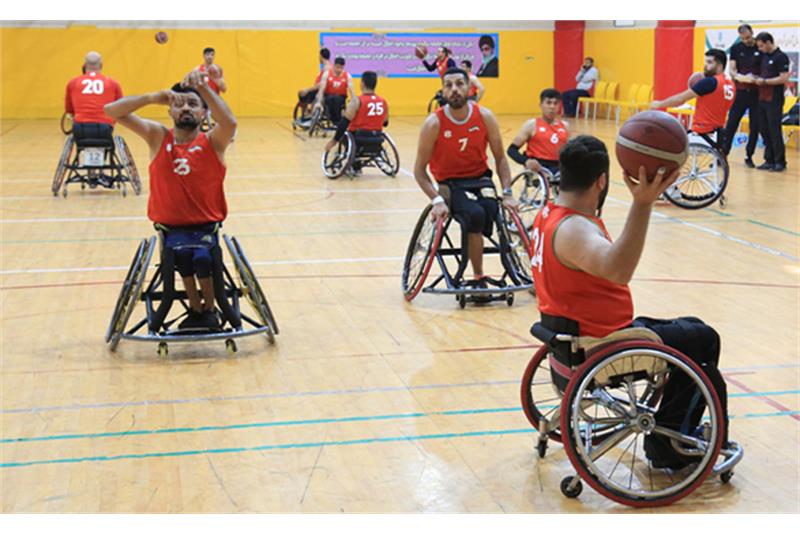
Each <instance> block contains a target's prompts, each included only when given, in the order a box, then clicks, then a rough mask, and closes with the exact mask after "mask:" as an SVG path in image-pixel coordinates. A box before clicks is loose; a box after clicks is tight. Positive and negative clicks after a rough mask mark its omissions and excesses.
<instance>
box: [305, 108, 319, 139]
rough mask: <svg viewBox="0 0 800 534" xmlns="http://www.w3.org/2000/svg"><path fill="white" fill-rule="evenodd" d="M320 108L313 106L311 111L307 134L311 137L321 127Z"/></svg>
mask: <svg viewBox="0 0 800 534" xmlns="http://www.w3.org/2000/svg"><path fill="white" fill-rule="evenodd" d="M321 122H322V109H321V108H314V109H313V111H312V112H311V120H310V122H309V123H308V136H309V137H313V136H314V134H315V133H317V130H318V129H320V128H321V127H322V124H320V123H321Z"/></svg>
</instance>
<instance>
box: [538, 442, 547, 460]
mask: <svg viewBox="0 0 800 534" xmlns="http://www.w3.org/2000/svg"><path fill="white" fill-rule="evenodd" d="M536 452H538V453H539V458H544V455H545V454H547V440H546V439H543V440H539V441H538V442H537V443H536Z"/></svg>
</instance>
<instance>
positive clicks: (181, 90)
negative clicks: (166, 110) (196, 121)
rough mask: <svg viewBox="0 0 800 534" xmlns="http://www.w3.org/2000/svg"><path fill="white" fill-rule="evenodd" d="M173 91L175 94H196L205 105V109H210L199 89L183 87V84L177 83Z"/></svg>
mask: <svg viewBox="0 0 800 534" xmlns="http://www.w3.org/2000/svg"><path fill="white" fill-rule="evenodd" d="M172 90H173V91H174V92H176V93H194V94H196V95H197V98H199V99H200V102H201V103H202V104H203V107H204V108H205V109H208V104H207V103H206V101H205V100H204V99H203V97H202V95H200V92H199V91H198V90H197V89H195V88H193V87H183V86H182V85H181V82H178V83H176V84H175V85H173V86H172Z"/></svg>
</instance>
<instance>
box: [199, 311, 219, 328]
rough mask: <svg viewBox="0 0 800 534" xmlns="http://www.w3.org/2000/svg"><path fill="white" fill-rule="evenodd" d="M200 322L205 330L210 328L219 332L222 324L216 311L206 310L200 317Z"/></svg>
mask: <svg viewBox="0 0 800 534" xmlns="http://www.w3.org/2000/svg"><path fill="white" fill-rule="evenodd" d="M200 322H201V323H202V326H203V328H208V329H209V330H219V328H220V322H219V317H218V316H217V312H216V311H214V310H206V311H204V312H203V313H202V314H201V315H200Z"/></svg>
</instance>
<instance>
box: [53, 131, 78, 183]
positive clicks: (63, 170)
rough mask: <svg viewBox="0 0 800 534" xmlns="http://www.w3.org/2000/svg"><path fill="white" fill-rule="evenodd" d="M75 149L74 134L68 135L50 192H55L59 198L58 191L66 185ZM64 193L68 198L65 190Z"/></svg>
mask: <svg viewBox="0 0 800 534" xmlns="http://www.w3.org/2000/svg"><path fill="white" fill-rule="evenodd" d="M74 147H75V139H74V138H73V137H72V134H69V135H67V139H66V140H65V141H64V148H62V149H61V157H60V158H59V159H58V166H57V167H56V173H55V175H54V176H53V185H52V186H51V188H50V190H51V191H52V192H53V196H56V197H57V196H58V191H59V190H60V189H61V186H62V185H63V184H64V178H65V177H66V176H67V165H69V162H70V160H71V159H72V149H73V148H74ZM64 193H65V194H64V196H66V190H64Z"/></svg>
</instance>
